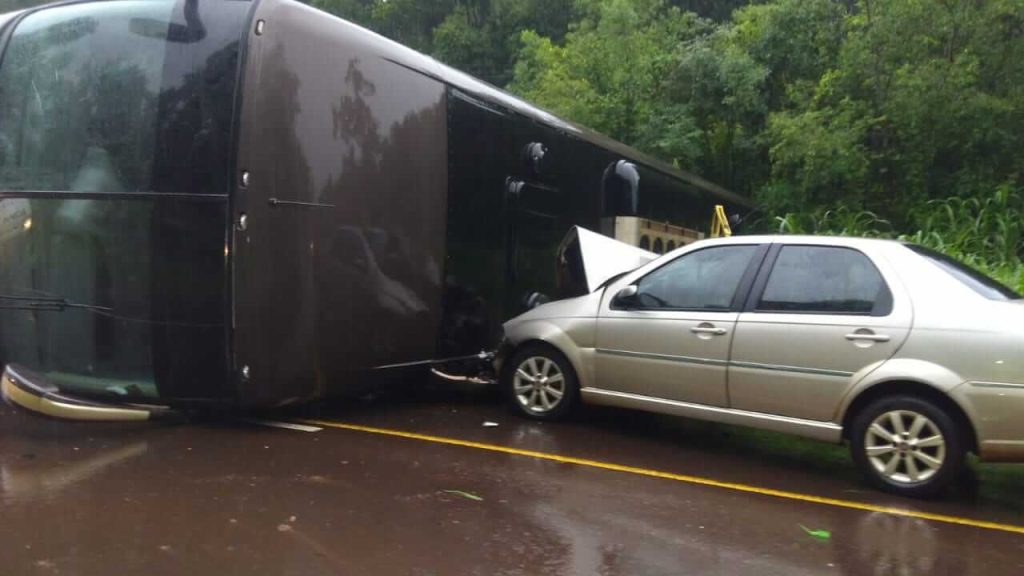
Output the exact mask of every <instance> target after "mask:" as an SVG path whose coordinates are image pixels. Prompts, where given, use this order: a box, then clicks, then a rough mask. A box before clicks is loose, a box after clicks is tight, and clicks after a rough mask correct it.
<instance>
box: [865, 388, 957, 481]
mask: <svg viewBox="0 0 1024 576" xmlns="http://www.w3.org/2000/svg"><path fill="white" fill-rule="evenodd" d="M850 451H851V453H852V455H853V460H854V461H855V462H856V463H857V466H858V467H859V468H860V469H861V471H862V472H863V473H864V475H865V477H866V478H867V479H868V481H869V482H871V484H873V485H875V486H876V487H878V488H880V489H882V490H885V491H887V492H892V493H895V494H900V495H903V496H911V497H929V496H935V495H937V494H939V493H941V492H942V491H943V490H944V489H945V488H947V487H948V486H949V484H950V483H951V482H952V481H953V480H955V479H956V478H957V477H958V476H959V474H960V471H961V470H963V467H964V458H965V457H966V453H967V449H966V443H965V442H964V431H963V430H962V429H961V426H959V425H958V422H957V420H956V419H955V418H954V417H953V416H951V415H950V414H949V413H948V412H947V411H946V410H945V409H943V408H942V407H941V406H939V405H937V404H936V403H934V402H931V401H929V400H925V399H923V398H918V397H914V396H891V397H886V398H881V399H879V400H876V401H874V402H872V403H871V404H870V405H868V406H867V407H865V408H864V409H863V410H861V412H860V413H859V414H857V415H856V416H855V417H854V419H853V424H852V430H851V436H850Z"/></svg>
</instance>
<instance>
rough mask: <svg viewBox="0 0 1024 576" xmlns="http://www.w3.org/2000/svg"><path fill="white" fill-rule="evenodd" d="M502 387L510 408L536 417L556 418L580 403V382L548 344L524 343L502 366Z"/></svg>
mask: <svg viewBox="0 0 1024 576" xmlns="http://www.w3.org/2000/svg"><path fill="white" fill-rule="evenodd" d="M501 386H502V388H503V390H504V392H505V396H506V398H507V399H508V401H509V404H510V405H511V406H512V408H513V409H514V410H515V411H516V412H518V413H520V414H522V415H524V416H526V417H528V418H533V419H535V420H558V419H559V418H562V417H564V416H565V415H566V414H568V413H569V412H570V411H571V410H572V409H573V408H574V407H575V406H576V404H577V403H578V402H579V383H578V380H577V379H576V372H575V371H574V370H573V368H572V365H571V364H570V363H569V360H568V359H566V357H565V356H564V355H563V354H562V353H561V352H558V351H557V350H555V349H554V348H552V347H550V346H544V345H539V344H529V345H526V346H524V347H522V348H520V349H519V350H517V351H516V352H515V354H513V355H512V357H511V358H509V361H508V362H507V363H506V365H505V370H503V373H502V375H501Z"/></svg>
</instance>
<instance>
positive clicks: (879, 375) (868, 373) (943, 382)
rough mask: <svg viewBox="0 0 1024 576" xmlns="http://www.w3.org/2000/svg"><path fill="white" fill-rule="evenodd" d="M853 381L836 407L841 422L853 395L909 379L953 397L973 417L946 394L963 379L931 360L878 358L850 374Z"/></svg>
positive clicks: (837, 418) (838, 420) (837, 419)
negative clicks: (875, 362) (872, 364)
mask: <svg viewBox="0 0 1024 576" xmlns="http://www.w3.org/2000/svg"><path fill="white" fill-rule="evenodd" d="M853 382H854V384H853V385H852V386H851V387H850V390H849V391H848V392H847V393H846V395H845V396H844V398H843V400H842V402H841V403H840V405H839V407H838V409H837V411H836V415H835V420H834V421H835V422H839V423H841V422H843V421H844V420H845V419H846V416H847V412H848V411H849V409H850V407H851V406H852V405H853V404H854V402H855V401H856V400H857V398H860V397H861V396H863V395H864V394H865V393H867V392H869V391H872V390H877V388H878V387H879V386H883V385H888V384H893V383H897V382H902V383H908V382H913V383H916V384H921V385H925V386H928V387H930V388H934V389H935V390H937V391H938V392H941V393H942V394H943V395H944V396H946V397H947V398H949V399H951V400H953V401H954V402H955V403H956V404H957V405H958V406H960V408H961V410H964V412H965V413H967V414H968V416H969V417H971V418H972V419H973V415H972V414H970V413H969V412H968V411H967V409H966V407H965V406H963V405H962V403H961V402H959V401H957V400H956V399H955V398H954V397H953V396H952V395H951V394H950V392H951V391H952V390H953V389H954V388H956V387H957V386H959V385H960V384H962V383H963V382H964V379H963V377H962V376H960V375H959V374H957V373H955V372H953V371H952V370H950V369H948V368H946V367H944V366H940V365H939V364H935V363H934V362H929V361H927V360H918V359H914V358H893V359H890V360H885V361H883V362H879V363H878V364H876V365H874V367H873V368H872V367H867V368H865V369H864V370H863V371H861V374H858V375H856V376H855V377H854V378H853Z"/></svg>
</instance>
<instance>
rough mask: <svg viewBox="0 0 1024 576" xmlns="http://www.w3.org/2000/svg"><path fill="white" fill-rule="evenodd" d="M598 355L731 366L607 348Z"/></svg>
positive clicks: (718, 362)
mask: <svg viewBox="0 0 1024 576" xmlns="http://www.w3.org/2000/svg"><path fill="white" fill-rule="evenodd" d="M597 353H598V354H608V355H609V356H625V357H627V358H645V359H648V360H664V361H666V362H682V363H684V364H703V365H706V366H726V365H728V364H729V363H728V362H726V361H725V360H716V359H714V358H695V357H693V356H673V355H670V354H651V353H648V352H629V351H627V350H609V349H607V348H598V349H597Z"/></svg>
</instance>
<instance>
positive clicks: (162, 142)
mask: <svg viewBox="0 0 1024 576" xmlns="http://www.w3.org/2000/svg"><path fill="white" fill-rule="evenodd" d="M246 7H247V6H246V4H245V3H242V2H216V3H203V5H202V6H201V7H197V5H196V4H195V3H192V2H185V3H182V2H178V1H176V0H115V1H108V2H90V3H85V4H75V5H68V6H61V7H55V8H50V9H46V10H42V11H39V12H37V13H34V14H31V15H29V16H28V17H26V18H25V19H24V20H22V21H21V22H20V23H19V24H18V26H17V28H16V29H15V31H14V33H13V35H12V36H11V39H10V42H9V44H8V47H7V50H6V53H5V54H4V60H3V64H2V66H0V119H2V120H0V190H14V191H20V190H29V191H71V192H113V193H116V192H165V191H168V192H181V193H189V192H202V193H222V194H224V193H227V189H226V185H225V177H226V175H227V174H228V172H227V157H228V150H229V143H230V125H231V110H232V106H233V103H234V97H233V94H234V83H235V78H236V70H237V60H238V58H237V52H238V39H239V37H240V31H241V30H240V27H239V25H240V24H241V22H242V18H243V17H244V14H245V11H246ZM222 19H224V20H230V21H231V23H230V25H228V24H227V22H222ZM214 24H216V25H214Z"/></svg>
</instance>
